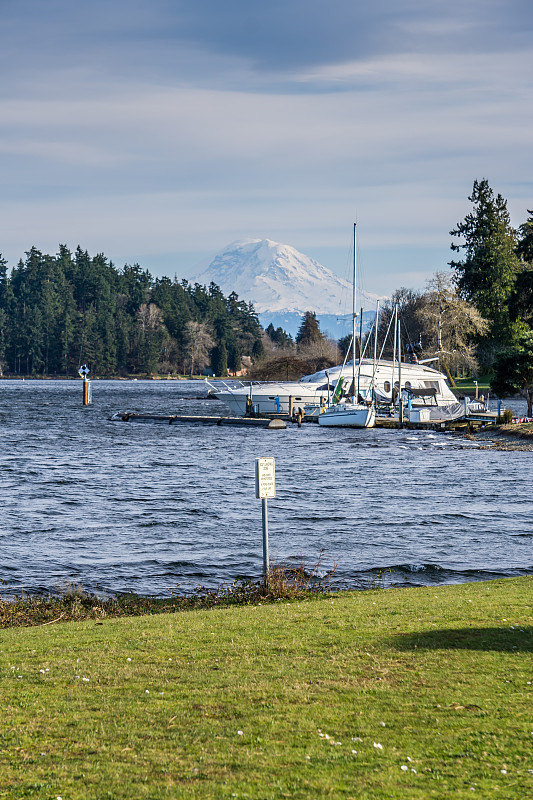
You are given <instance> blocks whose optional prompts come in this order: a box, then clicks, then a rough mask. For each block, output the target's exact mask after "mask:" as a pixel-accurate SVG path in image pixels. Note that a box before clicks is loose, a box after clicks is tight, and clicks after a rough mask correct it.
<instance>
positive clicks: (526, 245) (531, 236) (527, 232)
mask: <svg viewBox="0 0 533 800" xmlns="http://www.w3.org/2000/svg"><path fill="white" fill-rule="evenodd" d="M527 213H528V214H529V217H528V218H527V220H526V221H525V222H523V223H522V225H520V227H519V228H518V244H517V246H516V254H517V255H518V256H519V258H521V259H522V260H523V261H525V262H526V263H527V264H529V265H530V266H531V267H532V268H533V211H530V209H529V208H528V210H527Z"/></svg>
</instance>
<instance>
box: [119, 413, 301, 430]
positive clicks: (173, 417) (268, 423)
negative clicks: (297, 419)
mask: <svg viewBox="0 0 533 800" xmlns="http://www.w3.org/2000/svg"><path fill="white" fill-rule="evenodd" d="M112 419H113V420H114V421H117V422H144V423H159V424H160V425H178V424H180V423H188V424H194V423H196V424H199V425H241V426H245V427H249V428H269V429H270V430H284V429H285V428H286V427H287V423H286V422H285V421H284V420H282V419H268V418H267V417H212V416H209V417H208V416H205V417H198V416H195V417H193V416H185V415H182V414H169V415H168V416H167V415H163V414H135V413H130V412H120V411H119V412H118V413H117V414H113V417H112Z"/></svg>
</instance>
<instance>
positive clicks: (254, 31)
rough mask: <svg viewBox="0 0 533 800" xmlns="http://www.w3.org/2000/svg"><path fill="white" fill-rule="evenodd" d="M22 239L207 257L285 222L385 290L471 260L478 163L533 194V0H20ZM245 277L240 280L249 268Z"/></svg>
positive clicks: (7, 150) (9, 65) (178, 269)
mask: <svg viewBox="0 0 533 800" xmlns="http://www.w3.org/2000/svg"><path fill="white" fill-rule="evenodd" d="M0 23H1V28H2V49H1V51H0V70H1V81H0V121H1V123H0V176H1V182H2V193H1V199H0V204H1V206H0V252H2V253H3V254H4V256H5V257H6V258H7V259H8V260H9V263H10V264H11V265H13V264H14V263H16V261H17V260H18V259H19V258H20V257H21V256H23V254H24V251H25V250H27V249H29V247H30V246H31V245H35V246H36V247H39V248H40V249H42V250H44V251H45V252H56V251H57V248H58V244H59V243H60V242H61V243H65V244H67V245H68V246H70V247H71V248H72V249H74V248H75V247H76V245H77V244H81V245H82V246H83V247H84V248H87V249H88V250H89V252H91V253H96V252H102V251H103V252H105V253H106V255H108V256H109V257H110V258H111V259H112V260H113V261H114V262H115V264H117V265H118V266H121V265H122V264H124V263H125V262H129V263H132V262H135V261H137V262H139V263H140V264H141V265H142V266H143V267H146V268H147V269H149V270H150V271H151V272H152V273H153V274H155V275H170V276H171V277H173V276H174V275H175V274H177V275H178V277H182V276H187V275H189V274H191V272H192V271H194V267H195V265H196V264H197V263H198V262H200V261H203V260H205V258H206V257H209V256H210V255H212V254H214V253H215V252H216V251H217V250H219V249H221V248H222V247H224V246H225V245H226V244H228V243H229V242H232V241H234V240H236V239H240V238H245V237H261V238H263V237H265V238H266V237H268V238H271V239H274V240H276V241H279V242H283V243H286V244H290V245H292V246H294V247H296V248H297V249H299V250H301V251H302V252H304V253H306V254H308V255H311V256H313V257H315V258H317V259H318V260H319V261H321V262H322V263H323V264H325V265H326V266H328V267H330V268H331V269H333V270H334V271H335V272H337V273H338V274H340V275H341V276H343V277H345V276H346V275H348V274H349V262H350V255H349V251H350V241H351V229H352V222H353V220H354V218H357V221H358V230H359V263H360V266H361V267H362V270H363V276H364V286H363V288H365V289H366V290H368V291H374V292H378V293H389V292H391V291H392V290H394V289H395V288H397V287H399V286H410V287H420V286H423V285H424V281H425V280H426V279H427V278H428V277H429V276H430V275H431V274H432V273H433V272H434V271H435V270H437V269H446V268H447V267H446V264H447V262H448V261H449V259H450V255H451V254H450V250H449V245H450V236H449V231H450V229H451V228H452V227H454V226H455V224H456V223H457V222H458V221H459V220H460V219H462V218H463V217H464V215H465V214H466V213H467V212H468V211H469V209H470V204H469V202H468V200H467V198H468V195H469V194H470V191H471V188H472V183H473V181H474V179H476V178H477V179H481V178H487V179H488V181H489V183H490V185H491V186H492V188H493V189H494V190H495V191H497V192H500V193H501V194H503V196H504V197H505V198H507V200H508V205H509V209H510V211H511V217H512V221H513V224H515V225H519V224H520V223H521V222H523V221H525V219H526V216H527V208H532V207H533V172H532V166H533V164H532V161H533V158H532V151H533V149H532V145H531V142H532V134H531V131H533V97H532V83H533V71H532V69H531V67H532V63H533V59H532V55H533V44H532V42H533V35H532V27H533V24H532V23H533V5H532V4H531V2H530V0H461V2H459V1H458V0H448V1H447V2H440V1H438V0H433V2H428V0H403V2H402V0H374V2H373V3H362V2H359V1H358V0H320V1H319V0H305V2H304V0H270V1H269V2H268V3H263V2H257V0H225V2H221V0H105V2H104V0H91V2H88V3H83V4H82V3H80V2H76V0H69V2H67V1H66V0H16V1H15V0H2V2H1V4H0ZM237 291H238V288H237Z"/></svg>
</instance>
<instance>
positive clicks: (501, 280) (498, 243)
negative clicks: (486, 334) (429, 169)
mask: <svg viewBox="0 0 533 800" xmlns="http://www.w3.org/2000/svg"><path fill="white" fill-rule="evenodd" d="M468 199H469V200H470V202H471V203H473V205H474V209H473V211H472V212H471V213H470V214H467V216H466V217H465V219H464V220H463V222H459V223H458V224H457V227H456V228H455V229H454V230H452V231H450V235H451V236H456V237H460V238H462V239H463V240H464V242H463V243H462V244H456V243H452V245H451V249H452V250H454V251H455V252H459V251H461V250H463V251H464V259H463V260H462V261H451V262H450V266H451V267H452V268H453V269H454V270H455V271H456V273H457V284H458V287H459V290H460V293H461V295H462V297H463V298H464V299H465V300H469V301H471V302H472V303H474V305H475V306H476V308H477V309H478V311H479V312H480V314H481V315H482V316H483V317H485V318H486V319H488V320H489V321H490V323H491V333H492V336H493V337H494V338H495V339H497V340H501V341H505V340H508V339H509V338H510V336H511V326H510V317H509V298H510V296H511V292H512V290H513V286H514V282H515V278H516V275H517V273H518V272H519V270H520V262H519V259H518V257H517V255H516V252H515V248H516V235H515V231H514V230H513V228H512V227H511V222H510V217H509V212H508V211H507V203H506V201H505V200H504V199H503V197H502V196H501V195H500V194H498V195H497V196H496V197H495V196H494V193H493V191H492V189H491V188H490V186H489V184H488V181H487V180H485V179H483V180H481V181H474V187H473V190H472V194H471V196H470V197H469V198H468Z"/></svg>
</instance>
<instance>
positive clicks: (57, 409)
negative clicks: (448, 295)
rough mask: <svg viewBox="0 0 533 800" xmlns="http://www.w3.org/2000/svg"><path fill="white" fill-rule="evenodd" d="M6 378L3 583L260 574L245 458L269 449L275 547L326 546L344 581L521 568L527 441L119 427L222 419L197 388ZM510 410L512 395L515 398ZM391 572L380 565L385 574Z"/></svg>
mask: <svg viewBox="0 0 533 800" xmlns="http://www.w3.org/2000/svg"><path fill="white" fill-rule="evenodd" d="M81 392H82V388H81V384H80V382H78V381H24V382H23V381H3V382H1V383H0V425H1V434H2V449H1V458H0V466H1V471H0V491H1V500H2V512H1V518H0V579H2V580H3V581H4V582H5V583H4V584H3V586H2V587H1V588H2V591H3V593H4V594H6V593H11V592H13V591H17V592H18V591H20V590H21V589H24V590H27V591H30V592H36V591H46V590H53V589H56V588H60V587H63V586H65V585H66V584H68V583H69V582H72V583H75V584H79V585H82V586H84V587H85V588H87V589H93V590H94V589H95V588H99V589H101V590H106V591H109V592H117V591H127V590H133V591H136V592H141V593H146V594H158V595H163V594H166V593H167V591H168V590H169V589H171V588H175V587H176V586H177V585H179V586H180V587H181V588H182V589H191V588H193V587H194V586H198V585H200V584H203V585H205V586H210V587H215V586H218V585H219V584H221V583H228V582H231V581H232V580H234V579H235V578H236V577H238V576H255V577H257V576H259V575H260V574H261V568H262V544H261V503H260V501H258V500H256V499H255V493H254V460H255V458H257V457H259V456H274V457H275V458H276V478H277V497H276V499H275V500H271V501H269V522H270V552H271V557H272V558H273V559H274V560H278V561H290V560H292V559H296V560H298V561H299V560H300V558H301V557H302V556H303V557H304V558H305V560H306V562H308V563H309V564H310V565H311V564H313V563H314V562H316V561H317V560H318V558H319V557H320V553H321V551H323V550H324V551H325V554H326V558H325V561H324V564H325V567H326V568H327V567H330V566H331V565H332V563H333V562H337V571H336V578H337V579H338V581H339V582H340V583H341V584H342V585H344V586H353V587H356V586H361V585H369V583H370V582H371V581H372V579H373V578H375V576H376V575H378V574H379V573H380V572H381V571H382V570H385V571H386V572H385V575H384V578H383V580H384V581H385V582H386V583H387V582H391V581H394V582H399V583H404V582H405V583H407V584H430V583H452V582H461V581H464V580H474V579H482V578H492V577H497V576H510V575H517V574H524V573H532V572H533V556H532V545H533V499H532V496H531V468H532V465H533V453H531V452H500V451H487V450H481V449H479V448H478V447H477V446H476V445H475V444H473V443H472V442H470V441H468V440H464V439H461V438H458V437H456V436H453V435H451V434H440V433H424V432H415V431H388V430H367V431H349V430H338V429H337V430H335V429H327V428H319V427H318V426H317V425H304V426H303V427H302V428H301V429H298V428H297V427H296V426H290V427H288V429H287V430H286V431H279V432H274V431H268V430H262V429H254V428H230V427H212V426H203V425H198V426H196V425H174V426H168V425H155V424H154V425H139V424H132V423H129V424H126V423H123V422H113V421H111V420H110V417H111V415H112V414H113V413H114V412H116V411H126V410H129V411H145V412H150V413H163V414H169V413H178V414H179V413H183V414H217V413H222V404H218V403H217V402H216V401H208V400H197V399H194V397H195V396H197V395H199V394H202V392H203V384H202V383H200V382H185V381H183V382H176V381H150V382H141V381H139V382H131V381H130V382H126V381H109V382H99V381H97V382H94V383H93V398H94V402H93V405H92V406H90V407H86V408H84V407H83V406H82V403H81ZM517 407H518V408H521V405H519V406H517ZM389 570H390V571H389Z"/></svg>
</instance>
